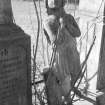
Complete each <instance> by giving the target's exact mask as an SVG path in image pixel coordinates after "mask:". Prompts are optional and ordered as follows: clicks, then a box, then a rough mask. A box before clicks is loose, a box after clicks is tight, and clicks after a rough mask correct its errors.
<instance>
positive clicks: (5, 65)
mask: <svg viewBox="0 0 105 105" xmlns="http://www.w3.org/2000/svg"><path fill="white" fill-rule="evenodd" d="M30 50H31V49H30V37H29V36H28V35H26V34H25V33H24V32H23V31H22V30H21V29H20V28H19V27H18V26H16V25H15V24H12V25H4V26H2V25H0V105H32V104H31V102H32V101H31V96H32V95H31V67H30V65H31V63H30V59H31V57H30Z"/></svg>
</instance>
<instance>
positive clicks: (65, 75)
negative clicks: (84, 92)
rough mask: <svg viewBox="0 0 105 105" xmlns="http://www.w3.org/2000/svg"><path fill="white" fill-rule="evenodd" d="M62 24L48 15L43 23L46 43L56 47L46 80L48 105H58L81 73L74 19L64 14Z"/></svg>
mask: <svg viewBox="0 0 105 105" xmlns="http://www.w3.org/2000/svg"><path fill="white" fill-rule="evenodd" d="M62 20H63V23H61V22H60V19H59V20H58V19H57V18H56V16H54V15H50V16H49V17H48V18H47V19H46V21H45V22H44V31H45V35H46V38H47V40H48V42H49V43H50V44H51V46H53V44H55V45H56V53H55V58H54V65H53V67H52V71H50V72H51V73H50V76H49V77H48V80H47V84H46V87H47V96H48V98H49V99H48V100H49V103H50V105H60V104H61V103H62V97H63V96H66V95H67V94H68V93H69V91H70V89H71V87H72V84H73V83H74V81H75V79H76V77H77V76H78V74H79V73H80V72H81V66H80V58H79V53H78V51H77V47H76V40H75V37H78V36H80V30H79V28H78V25H77V24H76V22H75V20H74V18H73V17H72V16H71V15H67V14H65V15H64V16H63V17H62Z"/></svg>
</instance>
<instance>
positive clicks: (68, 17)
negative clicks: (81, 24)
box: [64, 13, 75, 23]
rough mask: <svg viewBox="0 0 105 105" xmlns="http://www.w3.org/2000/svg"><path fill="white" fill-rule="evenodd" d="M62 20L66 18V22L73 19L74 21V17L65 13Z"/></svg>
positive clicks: (71, 21) (70, 21)
mask: <svg viewBox="0 0 105 105" xmlns="http://www.w3.org/2000/svg"><path fill="white" fill-rule="evenodd" d="M64 20H66V22H67V23H73V21H75V19H74V17H73V16H72V15H71V14H67V13H66V14H65V15H64Z"/></svg>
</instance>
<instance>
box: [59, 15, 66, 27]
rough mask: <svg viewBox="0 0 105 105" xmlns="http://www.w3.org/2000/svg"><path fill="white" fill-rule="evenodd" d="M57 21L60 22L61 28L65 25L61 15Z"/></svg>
mask: <svg viewBox="0 0 105 105" xmlns="http://www.w3.org/2000/svg"><path fill="white" fill-rule="evenodd" d="M59 22H60V26H61V28H63V27H65V22H64V19H63V18H62V17H61V18H60V19H59Z"/></svg>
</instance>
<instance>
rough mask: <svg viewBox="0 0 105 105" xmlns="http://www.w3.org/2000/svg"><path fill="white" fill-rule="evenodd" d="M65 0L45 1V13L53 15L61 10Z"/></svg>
mask: <svg viewBox="0 0 105 105" xmlns="http://www.w3.org/2000/svg"><path fill="white" fill-rule="evenodd" d="M64 5H65V0H46V9H47V13H48V15H49V14H53V13H56V12H59V11H60V10H62V9H63V7H64Z"/></svg>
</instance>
